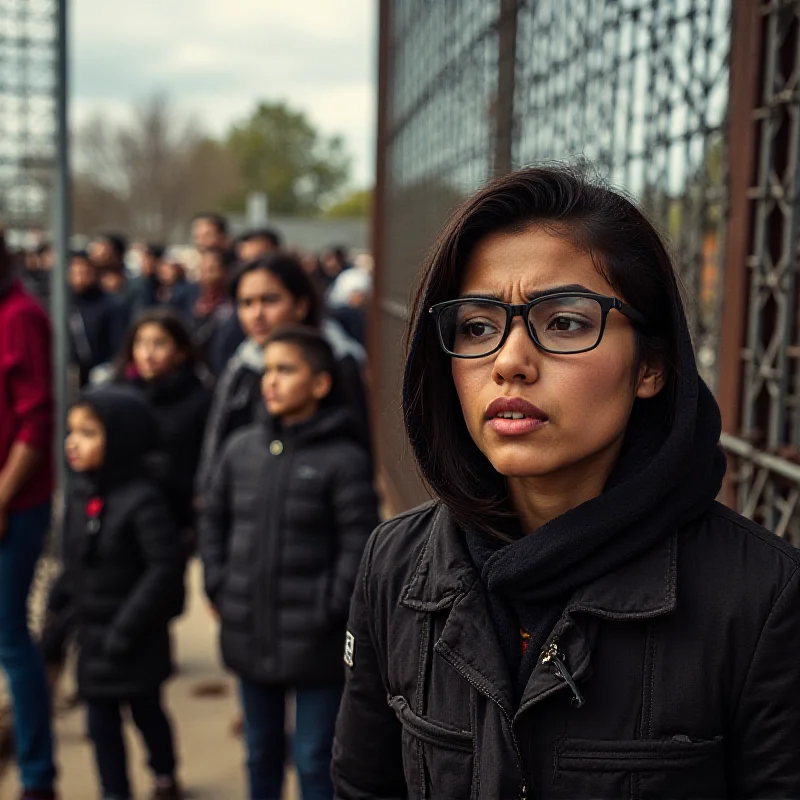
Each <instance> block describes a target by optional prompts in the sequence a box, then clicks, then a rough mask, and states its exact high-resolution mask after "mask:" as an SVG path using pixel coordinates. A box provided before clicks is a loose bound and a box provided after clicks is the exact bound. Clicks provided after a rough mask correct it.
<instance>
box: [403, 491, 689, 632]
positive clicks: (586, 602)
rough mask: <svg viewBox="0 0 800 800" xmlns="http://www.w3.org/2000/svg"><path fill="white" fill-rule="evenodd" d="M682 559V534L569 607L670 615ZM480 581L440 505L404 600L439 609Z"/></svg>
mask: <svg viewBox="0 0 800 800" xmlns="http://www.w3.org/2000/svg"><path fill="white" fill-rule="evenodd" d="M677 558H678V548H677V533H673V534H672V535H670V536H667V537H665V538H664V539H663V540H662V541H661V542H659V543H658V544H657V545H656V546H655V547H653V548H652V549H651V550H649V551H648V552H646V553H644V554H643V555H641V556H638V557H637V558H635V559H633V560H631V561H629V562H628V563H626V564H624V565H622V566H621V567H619V568H618V569H616V570H614V571H613V572H609V573H608V574H606V575H603V576H601V577H600V578H597V579H595V580H594V581H592V582H590V583H589V584H587V585H586V586H584V587H582V588H580V589H578V590H577V591H576V592H575V594H574V595H573V596H572V598H571V599H570V601H569V603H568V604H567V608H566V611H568V612H583V613H587V614H593V615H595V616H598V617H603V618H605V619H617V620H634V619H649V618H651V617H657V616H660V615H662V614H667V613H669V612H670V611H673V610H674V609H675V605H676V585H677ZM477 580H478V574H477V570H476V569H475V567H474V566H473V564H472V561H471V559H470V557H469V553H468V551H467V547H466V544H465V542H464V539H463V534H462V533H461V531H460V529H459V528H458V526H457V525H456V523H455V521H454V520H453V519H452V517H451V516H450V514H449V512H448V511H447V509H446V508H445V507H444V506H443V505H439V506H438V507H437V511H436V514H435V516H434V519H433V522H432V524H431V529H430V534H429V536H428V540H427V542H426V543H425V547H424V548H423V551H422V554H421V556H420V558H419V562H418V563H417V567H416V569H415V571H414V573H413V574H412V577H411V580H410V581H409V582H408V584H407V585H406V586H405V587H404V590H403V594H402V598H401V603H402V604H403V605H405V606H407V607H409V608H413V609H415V610H417V611H428V612H433V611H440V610H442V609H444V608H448V607H449V606H451V605H452V604H453V602H454V601H455V599H456V598H457V597H459V596H461V595H464V594H466V593H467V592H468V591H469V590H470V588H471V587H472V585H473V584H474V583H475V582H476V581H477Z"/></svg>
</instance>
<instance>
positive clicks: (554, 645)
mask: <svg viewBox="0 0 800 800" xmlns="http://www.w3.org/2000/svg"><path fill="white" fill-rule="evenodd" d="M541 662H542V664H552V665H553V668H554V672H555V675H556V677H557V678H561V680H562V681H564V682H565V683H566V684H567V686H569V688H570V690H571V691H572V705H574V706H575V708H580V707H581V706H583V705H584V704H585V703H586V699H585V698H584V696H583V695H582V694H581V690H580V689H579V688H578V685H577V684H576V683H575V679H574V678H573V677H572V675H571V674H570V671H569V670H568V669H567V665H566V663H565V662H564V654H563V653H562V652H561V651H560V650H559V649H558V641H557V640H553V641H552V642H550V644H549V645H548V646H547V647H545V648H544V649H543V650H542V655H541Z"/></svg>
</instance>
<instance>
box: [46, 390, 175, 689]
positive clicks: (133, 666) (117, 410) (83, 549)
mask: <svg viewBox="0 0 800 800" xmlns="http://www.w3.org/2000/svg"><path fill="white" fill-rule="evenodd" d="M84 399H85V401H86V402H87V403H88V404H90V405H91V406H92V407H93V408H94V409H95V410H96V412H97V414H98V415H99V416H100V418H101V419H102V420H103V422H104V424H105V426H106V431H107V444H106V461H105V464H104V466H103V468H102V470H101V471H100V472H99V473H98V474H93V475H81V476H74V477H73V479H72V481H71V486H70V491H69V496H68V501H67V507H66V520H65V525H64V541H63V560H64V563H63V570H62V573H61V575H60V577H59V578H58V588H57V590H54V591H53V592H52V593H51V601H50V602H51V607H50V611H52V612H54V613H62V612H63V611H64V609H65V607H71V608H72V609H73V612H74V617H73V619H74V625H75V626H76V628H77V642H78V689H79V692H80V694H81V695H82V696H83V697H86V698H93V697H97V698H103V697H108V698H119V699H124V698H128V697H133V696H136V695H139V694H143V693H146V692H149V691H151V690H152V689H155V688H156V687H158V686H159V685H160V684H161V683H162V682H163V681H164V680H166V679H167V678H168V677H169V675H170V673H171V671H172V666H171V656H170V640H169V625H168V623H169V619H170V617H171V616H172V615H173V613H174V609H175V608H176V607H177V606H178V605H181V604H182V593H183V558H182V555H181V550H180V545H179V540H178V536H177V532H176V530H175V527H174V525H173V523H172V521H171V519H170V517H169V514H168V512H167V508H166V505H165V503H164V501H163V499H162V496H161V493H160V492H159V490H158V488H157V487H156V486H155V485H154V484H153V483H152V482H151V481H150V479H149V478H148V477H147V473H146V468H145V466H144V465H143V464H142V462H141V459H142V457H143V456H144V455H145V454H146V453H147V452H148V451H150V450H152V449H153V448H155V446H156V444H157V431H156V424H155V420H154V419H153V418H152V415H151V413H150V411H149V409H148V408H147V406H146V404H145V403H144V401H143V400H142V399H141V398H140V396H139V395H138V393H136V392H133V391H132V390H130V389H127V388H120V387H110V388H105V389H102V390H99V391H96V392H91V393H89V394H87V395H86V396H85V398H84ZM92 498H99V499H100V500H101V501H102V510H101V511H100V513H99V514H98V515H96V516H93V515H92V514H90V513H89V512H88V505H89V501H90V499H92Z"/></svg>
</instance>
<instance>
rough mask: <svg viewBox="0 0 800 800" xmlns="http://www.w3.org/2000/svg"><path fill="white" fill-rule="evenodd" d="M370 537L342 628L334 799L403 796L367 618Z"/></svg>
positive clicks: (398, 748) (395, 799) (377, 649)
mask: <svg viewBox="0 0 800 800" xmlns="http://www.w3.org/2000/svg"><path fill="white" fill-rule="evenodd" d="M375 535H376V534H373V538H372V539H371V540H370V543H369V544H368V545H367V549H366V550H365V552H364V558H363V560H362V562H361V568H360V570H359V574H358V579H357V583H356V590H355V593H354V594H353V601H352V604H351V606H350V619H349V621H348V624H347V629H348V647H351V648H352V649H350V653H351V655H352V657H351V658H350V659H349V662H350V663H348V664H347V667H348V668H347V674H346V683H345V690H344V696H343V697H342V704H341V708H340V711H339V718H338V719H337V722H336V737H335V739H334V744H333V764H332V774H333V783H334V792H335V797H336V800H368V798H369V799H370V800H401V799H402V798H406V797H407V796H408V790H407V787H406V782H405V775H404V773H403V760H402V739H401V736H402V729H401V727H400V723H399V721H398V720H397V717H396V716H395V714H394V712H393V711H392V710H391V708H389V704H388V703H387V701H386V698H387V696H388V694H389V692H388V690H387V685H386V681H385V679H384V669H382V665H383V666H385V663H386V656H385V651H383V649H382V648H381V643H380V640H379V639H378V637H376V636H375V632H374V627H375V626H374V624H373V619H372V616H371V615H372V614H373V613H374V609H375V605H374V602H373V598H372V597H371V592H370V589H369V573H370V568H371V561H372V547H373V544H374V541H375ZM382 653H383V655H381V654H382Z"/></svg>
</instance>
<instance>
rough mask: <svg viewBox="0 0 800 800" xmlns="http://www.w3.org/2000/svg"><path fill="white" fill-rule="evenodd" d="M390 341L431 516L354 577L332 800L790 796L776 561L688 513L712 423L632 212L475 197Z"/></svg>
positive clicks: (561, 182)
mask: <svg viewBox="0 0 800 800" xmlns="http://www.w3.org/2000/svg"><path fill="white" fill-rule="evenodd" d="M410 333H411V338H410V349H409V353H408V358H407V362H406V372H405V384H404V410H405V424H406V429H407V432H408V435H409V438H410V441H411V445H412V448H413V451H414V454H415V457H416V459H417V462H418V464H419V466H420V469H421V471H422V474H423V475H424V477H425V478H426V480H427V482H428V485H429V486H430V487H431V489H432V491H433V493H434V495H435V497H436V499H435V500H434V502H432V503H428V504H427V505H425V506H422V507H420V508H418V509H415V510H413V511H410V512H408V513H406V514H402V515H400V516H399V517H397V518H395V519H394V520H392V521H390V522H387V523H385V524H384V525H383V526H381V527H380V528H378V530H377V531H376V533H375V534H374V535H373V537H372V539H371V541H370V544H369V545H368V547H367V551H366V553H365V557H364V560H363V562H362V568H361V574H360V578H359V582H358V584H357V588H356V593H355V596H354V599H353V604H352V607H351V615H350V621H349V632H348V639H347V646H346V651H345V661H346V664H347V666H348V670H347V688H346V690H345V696H344V699H343V703H342V709H341V713H340V716H339V721H338V728H337V743H336V746H335V749H334V764H333V771H334V779H335V784H336V789H337V797H340V798H342V800H349V799H351V798H352V799H354V798H361V797H373V798H389V797H406V796H408V797H415V798H417V797H435V798H439V797H442V798H444V797H447V798H449V799H450V800H456V798H477V797H480V798H520V797H536V798H589V797H591V798H620V797H631V798H664V797H672V798H674V797H692V798H700V797H702V798H711V797H715V798H722V797H725V798H734V797H742V798H743V797H748V798H751V797H800V745H798V742H799V741H800V569H798V567H800V555H799V554H798V552H797V551H796V550H795V549H794V548H792V547H790V546H789V545H788V544H787V543H786V542H784V541H782V540H781V539H779V538H777V537H776V536H774V535H772V534H771V533H769V532H768V531H766V530H764V529H763V528H761V527H759V526H758V525H756V524H754V523H752V522H750V521H748V520H746V519H744V518H742V517H741V516H739V515H738V514H735V513H734V512H732V511H730V510H728V509H727V508H724V507H723V506H721V505H719V504H717V503H716V502H715V498H716V496H717V494H718V492H719V490H720V487H721V485H722V479H723V476H724V473H725V456H724V454H723V453H722V451H721V450H720V447H719V443H718V442H719V435H720V428H721V424H720V414H719V409H718V407H717V404H716V402H715V400H714V397H713V396H712V394H711V392H710V391H709V390H708V388H707V387H706V385H705V384H704V383H703V381H702V380H701V379H700V377H699V375H698V373H697V369H696V366H695V358H694V354H693V351H692V345H691V340H690V336H689V331H688V328H687V323H686V317H685V314H684V310H683V306H682V303H681V299H680V295H679V291H678V284H677V280H676V276H675V270H674V267H673V264H672V263H671V261H670V258H669V256H668V254H667V251H666V250H665V248H664V245H663V244H662V242H661V240H660V239H659V236H658V234H657V233H656V231H655V230H654V229H653V227H652V225H651V224H650V223H649V222H648V221H647V220H646V218H645V217H644V216H643V215H642V213H641V212H640V211H639V210H638V209H637V208H636V207H635V206H634V205H633V204H632V203H631V202H630V201H628V200H627V199H626V198H625V197H623V196H621V195H619V194H617V193H616V192H613V191H610V190H609V189H607V188H604V187H602V186H598V185H595V184H593V183H592V182H590V181H588V180H587V179H586V178H584V177H583V176H582V175H580V174H579V173H577V172H574V171H572V170H570V169H567V168H559V167H542V168H529V169H525V170H522V171H520V172H517V173H515V174H512V175H509V176H507V177H504V178H501V179H499V180H497V181H496V182H494V183H492V184H490V185H489V186H487V187H486V188H485V189H483V190H482V191H480V192H479V193H478V194H477V195H475V196H474V197H473V198H472V199H471V200H469V201H468V202H467V203H466V204H465V205H464V206H463V207H462V208H461V209H460V210H459V211H458V212H457V213H456V214H455V215H454V216H453V218H452V219H451V220H450V222H449V223H448V225H447V226H446V228H445V229H444V231H443V233H442V235H441V237H440V239H439V241H438V243H437V245H436V246H435V248H434V249H433V251H432V255H431V256H430V259H429V261H428V264H427V268H426V271H425V275H424V284H423V286H422V289H421V291H420V293H419V296H418V300H417V304H416V309H415V313H414V315H413V318H412V322H411V331H410ZM387 698H388V699H387Z"/></svg>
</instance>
